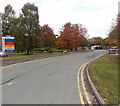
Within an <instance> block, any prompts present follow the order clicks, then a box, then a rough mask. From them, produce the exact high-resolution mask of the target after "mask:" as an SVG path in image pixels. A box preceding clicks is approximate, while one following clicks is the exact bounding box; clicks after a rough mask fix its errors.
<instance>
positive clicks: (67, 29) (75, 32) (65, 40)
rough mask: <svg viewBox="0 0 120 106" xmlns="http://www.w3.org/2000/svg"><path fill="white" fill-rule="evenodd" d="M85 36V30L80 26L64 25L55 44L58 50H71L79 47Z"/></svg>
mask: <svg viewBox="0 0 120 106" xmlns="http://www.w3.org/2000/svg"><path fill="white" fill-rule="evenodd" d="M86 34H87V29H86V28H85V27H84V26H83V25H82V24H71V23H70V22H69V23H66V24H65V25H64V26H63V27H62V29H61V31H60V36H59V37H58V41H57V42H56V44H57V45H58V48H64V49H71V50H72V49H73V48H76V47H78V46H79V45H80V40H81V39H82V38H83V37H85V35H86Z"/></svg>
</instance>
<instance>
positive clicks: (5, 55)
mask: <svg viewBox="0 0 120 106" xmlns="http://www.w3.org/2000/svg"><path fill="white" fill-rule="evenodd" d="M0 57H8V55H7V54H6V53H4V52H0Z"/></svg>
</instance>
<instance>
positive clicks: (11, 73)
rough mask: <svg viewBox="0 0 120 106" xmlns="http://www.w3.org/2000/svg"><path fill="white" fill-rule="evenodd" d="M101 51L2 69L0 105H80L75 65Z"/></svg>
mask: <svg viewBox="0 0 120 106" xmlns="http://www.w3.org/2000/svg"><path fill="white" fill-rule="evenodd" d="M105 52H106V51H105V50H96V51H91V52H82V53H75V54H70V55H65V56H58V57H52V58H47V59H42V60H35V61H32V62H27V63H21V64H16V65H11V66H5V67H3V68H2V83H3V85H2V102H3V104H81V102H80V99H79V93H78V87H77V86H78V85H77V72H78V69H79V67H80V66H81V65H82V64H83V63H85V62H87V61H89V60H91V59H93V58H95V57H97V56H99V55H101V54H103V53H105Z"/></svg>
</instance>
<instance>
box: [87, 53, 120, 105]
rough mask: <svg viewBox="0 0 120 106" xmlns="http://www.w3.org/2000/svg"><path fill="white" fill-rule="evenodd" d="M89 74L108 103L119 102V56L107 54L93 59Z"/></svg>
mask: <svg viewBox="0 0 120 106" xmlns="http://www.w3.org/2000/svg"><path fill="white" fill-rule="evenodd" d="M89 74H90V77H91V80H92V82H93V83H94V84H95V87H96V89H97V90H98V92H99V93H100V95H101V96H102V97H103V99H104V100H105V102H106V103H107V104H118V56H117V55H109V54H106V55H104V56H102V57H100V58H99V59H97V60H95V61H93V62H92V63H91V64H90V66H89Z"/></svg>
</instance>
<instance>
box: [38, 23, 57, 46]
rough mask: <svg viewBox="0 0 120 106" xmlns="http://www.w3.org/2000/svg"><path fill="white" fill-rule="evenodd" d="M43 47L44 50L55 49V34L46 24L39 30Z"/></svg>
mask: <svg viewBox="0 0 120 106" xmlns="http://www.w3.org/2000/svg"><path fill="white" fill-rule="evenodd" d="M40 29H41V31H42V39H43V45H44V47H45V48H48V47H49V48H52V47H55V34H54V32H53V29H52V28H50V27H49V25H48V24H46V25H43V26H42V27H41V28H40Z"/></svg>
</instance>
